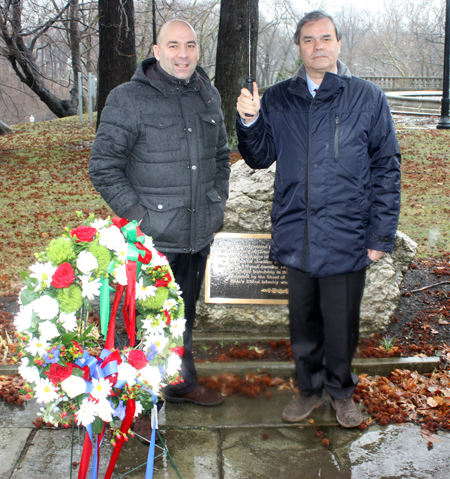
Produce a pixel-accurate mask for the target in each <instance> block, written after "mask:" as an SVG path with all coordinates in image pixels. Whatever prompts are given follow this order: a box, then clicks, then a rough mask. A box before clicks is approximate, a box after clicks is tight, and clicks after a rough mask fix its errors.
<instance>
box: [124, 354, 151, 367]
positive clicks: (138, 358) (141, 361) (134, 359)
mask: <svg viewBox="0 0 450 479" xmlns="http://www.w3.org/2000/svg"><path fill="white" fill-rule="evenodd" d="M128 362H129V363H130V364H131V365H132V366H133V368H136V369H142V368H145V366H147V364H148V361H147V356H146V355H145V353H144V351H141V350H140V349H132V350H131V351H130V352H129V353H128Z"/></svg>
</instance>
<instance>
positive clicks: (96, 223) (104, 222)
mask: <svg viewBox="0 0 450 479" xmlns="http://www.w3.org/2000/svg"><path fill="white" fill-rule="evenodd" d="M108 223H109V220H108V219H106V220H102V219H100V218H96V219H95V220H94V221H93V222H92V223H91V224H90V225H89V226H90V227H91V228H95V229H96V230H97V231H99V230H101V229H102V228H105V227H106V226H108Z"/></svg>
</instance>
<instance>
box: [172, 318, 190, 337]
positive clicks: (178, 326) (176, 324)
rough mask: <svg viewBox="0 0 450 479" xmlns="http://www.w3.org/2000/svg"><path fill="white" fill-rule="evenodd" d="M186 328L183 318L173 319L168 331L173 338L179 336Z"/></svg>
mask: <svg viewBox="0 0 450 479" xmlns="http://www.w3.org/2000/svg"><path fill="white" fill-rule="evenodd" d="M185 328H186V320H185V319H184V318H179V319H173V320H172V321H171V322H170V333H171V334H172V336H173V337H174V338H175V339H178V338H180V337H181V336H182V335H183V332H184V330H185Z"/></svg>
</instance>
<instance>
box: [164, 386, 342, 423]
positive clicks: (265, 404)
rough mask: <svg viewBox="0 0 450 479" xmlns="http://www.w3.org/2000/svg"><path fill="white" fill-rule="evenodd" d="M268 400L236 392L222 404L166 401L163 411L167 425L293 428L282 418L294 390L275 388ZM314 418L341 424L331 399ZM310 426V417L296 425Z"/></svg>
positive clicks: (316, 410)
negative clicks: (236, 393) (208, 405)
mask: <svg viewBox="0 0 450 479" xmlns="http://www.w3.org/2000/svg"><path fill="white" fill-rule="evenodd" d="M270 392H271V397H270V399H268V398H267V397H266V396H265V395H264V393H261V394H260V395H259V396H258V397H256V398H247V397H243V396H238V395H233V396H229V397H227V398H225V403H224V404H223V405H222V406H219V407H201V406H196V405H194V404H170V403H165V405H164V408H163V410H162V411H161V413H160V424H161V425H162V426H163V427H168V428H170V427H175V428H192V427H202V428H205V427H206V428H212V429H221V428H233V427H260V426H261V425H265V426H268V427H289V426H290V424H288V423H285V422H284V421H283V419H282V417H281V413H282V411H283V409H284V407H285V406H286V405H287V404H288V403H289V402H290V401H291V400H292V399H293V398H294V394H293V393H292V391H290V390H281V391H279V390H272V389H271V391H270ZM310 419H312V420H313V421H316V422H317V423H320V424H322V425H328V426H337V425H338V423H337V421H336V416H335V413H334V411H333V410H332V408H331V405H330V402H329V400H327V402H326V404H325V405H324V406H323V407H321V408H320V409H315V410H314V411H313V412H312V414H311V416H310ZM300 424H303V425H310V422H308V421H307V420H305V421H302V422H301V423H298V424H296V425H294V426H295V427H297V426H298V425H300Z"/></svg>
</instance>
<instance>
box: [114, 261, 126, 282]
mask: <svg viewBox="0 0 450 479" xmlns="http://www.w3.org/2000/svg"><path fill="white" fill-rule="evenodd" d="M112 274H113V276H114V277H115V278H116V281H117V282H118V283H119V284H121V285H122V286H126V285H127V270H126V266H125V265H124V264H119V265H118V266H117V268H115V269H114V271H113V273H112Z"/></svg>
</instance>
